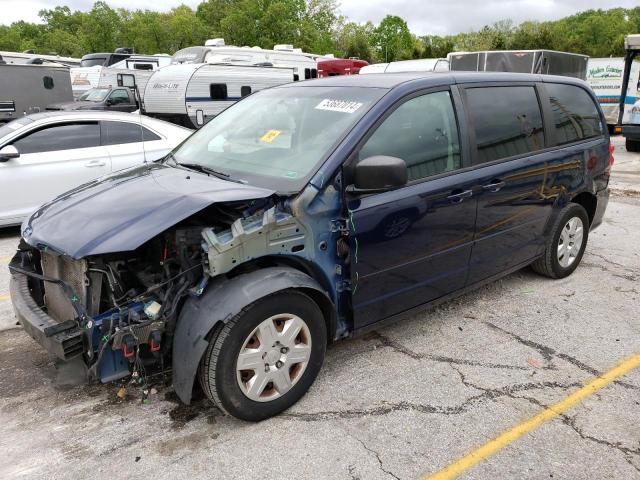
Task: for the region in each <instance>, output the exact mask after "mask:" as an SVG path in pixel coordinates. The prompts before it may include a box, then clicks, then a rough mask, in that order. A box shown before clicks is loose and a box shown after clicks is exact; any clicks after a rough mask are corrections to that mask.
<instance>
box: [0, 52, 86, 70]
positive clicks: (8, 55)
mask: <svg viewBox="0 0 640 480" xmlns="http://www.w3.org/2000/svg"><path fill="white" fill-rule="evenodd" d="M0 58H2V60H3V61H4V62H5V63H8V64H17V65H23V64H35V65H43V64H44V65H47V64H58V65H65V66H67V67H77V66H78V65H80V59H79V58H71V57H61V56H60V55H51V54H49V55H40V54H37V53H33V52H32V51H31V50H27V51H26V52H0Z"/></svg>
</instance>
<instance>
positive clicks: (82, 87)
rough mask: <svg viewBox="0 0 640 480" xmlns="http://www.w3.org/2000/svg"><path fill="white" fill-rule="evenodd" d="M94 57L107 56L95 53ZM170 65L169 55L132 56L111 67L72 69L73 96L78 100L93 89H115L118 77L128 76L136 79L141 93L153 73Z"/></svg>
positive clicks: (98, 66)
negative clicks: (110, 87) (111, 87)
mask: <svg viewBox="0 0 640 480" xmlns="http://www.w3.org/2000/svg"><path fill="white" fill-rule="evenodd" d="M92 55H107V54H97V53H95V54H92ZM109 55H111V54H109ZM85 57H86V55H85ZM83 58H84V57H83ZM170 63H171V57H170V56H169V55H130V56H128V57H127V58H124V59H123V60H120V61H119V62H116V63H113V64H111V65H110V66H103V65H93V66H88V67H77V68H72V69H71V86H72V88H73V96H74V98H76V99H77V98H79V97H81V96H82V95H83V94H84V93H86V92H87V91H88V90H89V89H91V88H97V87H109V86H113V87H115V86H116V85H117V78H118V76H121V75H127V74H130V75H133V76H134V77H135V83H136V85H138V88H139V90H140V92H143V91H144V87H145V85H146V84H147V81H148V80H149V78H150V77H151V75H152V74H153V72H154V71H155V70H157V69H159V68H162V67H164V66H166V65H169V64H170ZM120 86H121V85H120Z"/></svg>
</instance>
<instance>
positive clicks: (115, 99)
mask: <svg viewBox="0 0 640 480" xmlns="http://www.w3.org/2000/svg"><path fill="white" fill-rule="evenodd" d="M109 100H111V103H112V104H113V105H117V104H119V103H129V94H128V93H127V92H126V91H125V90H114V91H113V92H112V93H111V95H109Z"/></svg>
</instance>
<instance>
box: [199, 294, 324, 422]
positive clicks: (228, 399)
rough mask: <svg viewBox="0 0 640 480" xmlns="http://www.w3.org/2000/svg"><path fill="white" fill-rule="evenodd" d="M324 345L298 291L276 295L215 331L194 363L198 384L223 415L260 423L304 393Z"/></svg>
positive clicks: (312, 307) (318, 321)
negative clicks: (198, 362)
mask: <svg viewBox="0 0 640 480" xmlns="http://www.w3.org/2000/svg"><path fill="white" fill-rule="evenodd" d="M326 343H327V333H326V326H325V322H324V318H323V316H322V312H321V311H320V308H319V307H318V305H317V304H316V303H315V302H314V301H313V300H312V299H311V298H309V297H308V296H307V295H305V294H303V293H301V292H298V291H294V290H290V291H285V292H280V293H277V294H274V295H271V296H268V297H265V298H263V299H261V300H258V301H257V302H255V303H253V304H251V305H250V306H249V307H247V308H245V309H244V310H243V311H242V312H241V313H240V314H238V315H236V316H235V317H234V318H233V319H231V320H229V322H227V323H226V324H225V325H224V326H222V327H218V329H217V331H215V332H214V333H213V338H212V339H211V342H210V343H209V347H208V348H207V350H206V352H205V354H204V356H203V358H202V360H201V362H200V370H199V377H200V384H201V385H202V388H203V390H204V391H205V394H206V395H207V396H208V397H209V399H210V400H211V401H212V402H213V403H214V404H216V406H218V407H219V408H221V409H222V410H223V411H225V412H227V413H229V414H231V415H233V416H235V417H238V418H241V419H243V420H250V421H258V420H263V419H265V418H268V417H271V416H273V415H276V414H278V413H280V412H282V411H283V410H285V409H287V408H289V407H290V406H291V405H293V404H294V403H295V402H297V401H298V400H299V399H300V398H301V397H302V396H303V395H304V394H305V392H306V391H307V390H308V389H309V387H310V386H311V384H312V383H313V381H314V380H315V378H316V376H317V375H318V372H319V371H320V367H321V366H322V362H323V360H324V354H325V350H326Z"/></svg>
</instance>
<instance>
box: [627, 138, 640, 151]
mask: <svg viewBox="0 0 640 480" xmlns="http://www.w3.org/2000/svg"><path fill="white" fill-rule="evenodd" d="M624 146H625V147H626V148H627V152H640V140H631V139H630V138H626V139H625V141H624Z"/></svg>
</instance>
